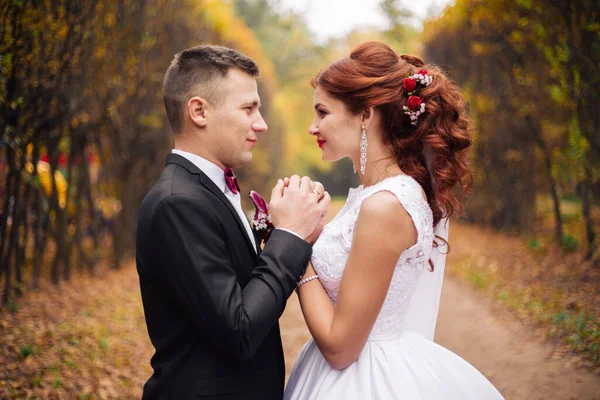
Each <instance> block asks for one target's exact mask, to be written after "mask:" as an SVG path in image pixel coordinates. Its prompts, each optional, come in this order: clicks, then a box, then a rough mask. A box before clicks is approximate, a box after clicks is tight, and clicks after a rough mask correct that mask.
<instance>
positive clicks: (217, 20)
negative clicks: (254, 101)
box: [196, 0, 277, 90]
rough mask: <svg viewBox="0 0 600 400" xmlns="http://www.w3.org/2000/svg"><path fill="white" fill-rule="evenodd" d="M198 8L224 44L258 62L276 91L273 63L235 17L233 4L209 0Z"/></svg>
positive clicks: (269, 84)
mask: <svg viewBox="0 0 600 400" xmlns="http://www.w3.org/2000/svg"><path fill="white" fill-rule="evenodd" d="M196 8H197V10H198V11H200V12H201V13H202V15H204V18H205V21H206V23H208V25H209V26H210V27H211V28H212V29H213V30H214V31H215V32H217V33H218V34H219V36H220V38H221V40H222V41H223V42H225V43H227V42H229V43H232V44H233V45H234V47H235V48H236V49H237V50H239V51H241V52H242V53H245V54H246V55H248V56H250V57H251V58H253V59H254V61H256V63H257V64H258V66H259V68H260V72H261V76H262V80H265V81H266V82H265V83H266V84H267V85H268V86H269V88H270V89H271V90H273V89H275V87H276V82H277V78H276V75H275V68H274V66H273V63H272V62H271V60H269V58H268V57H267V56H266V55H265V54H264V52H263V50H262V47H261V44H260V42H259V41H258V40H257V39H256V37H255V36H254V32H252V30H251V29H250V28H248V27H247V26H246V24H244V22H243V21H242V20H240V19H239V18H237V17H236V16H235V13H234V9H233V4H232V3H225V2H223V1H221V0H207V1H203V2H196Z"/></svg>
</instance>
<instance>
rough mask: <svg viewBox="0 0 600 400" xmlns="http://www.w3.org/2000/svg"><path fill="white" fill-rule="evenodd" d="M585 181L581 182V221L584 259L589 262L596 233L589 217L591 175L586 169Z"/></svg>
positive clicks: (590, 216) (587, 168)
mask: <svg viewBox="0 0 600 400" xmlns="http://www.w3.org/2000/svg"><path fill="white" fill-rule="evenodd" d="M585 175H586V176H585V179H584V181H583V182H581V212H582V214H583V220H584V221H585V237H586V240H587V243H586V247H587V250H586V253H585V259H586V260H591V259H592V257H593V255H594V241H595V239H596V233H595V231H594V221H593V220H592V215H591V199H590V197H591V188H592V174H591V170H590V168H589V166H588V167H586V169H585Z"/></svg>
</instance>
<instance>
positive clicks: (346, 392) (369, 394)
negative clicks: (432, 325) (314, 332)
mask: <svg viewBox="0 0 600 400" xmlns="http://www.w3.org/2000/svg"><path fill="white" fill-rule="evenodd" d="M502 398H503V397H502V395H501V394H500V393H499V392H498V390H496V388H495V387H494V386H493V385H492V384H491V383H490V382H489V381H488V380H487V379H486V378H485V377H484V376H483V375H482V374H481V373H480V372H479V371H477V370H476V369H475V368H474V367H473V366H471V365H470V364H469V363H468V362H466V361H465V360H463V359H462V358H460V357H459V356H457V355H456V354H454V353H452V352H451V351H449V350H447V349H445V348H443V347H441V346H439V345H437V344H436V343H434V342H432V341H430V340H428V339H426V338H424V337H423V336H421V335H419V334H418V333H415V332H412V331H408V330H405V331H403V332H402V333H400V334H398V335H396V337H394V338H386V339H382V340H369V341H367V343H366V345H365V347H364V349H363V350H362V352H361V354H360V356H359V358H358V360H357V361H356V362H355V363H353V364H352V365H350V366H349V367H348V368H346V369H344V370H337V369H334V368H332V367H331V366H330V365H329V364H328V363H327V361H326V360H325V358H324V357H323V355H322V354H321V352H320V351H319V349H318V347H317V345H316V344H315V342H314V340H313V339H310V340H309V341H308V342H307V343H306V344H305V345H304V347H303V348H302V351H301V353H300V355H299V356H298V360H297V361H296V364H295V365H294V368H293V370H292V374H291V376H290V379H289V381H288V384H287V387H286V389H285V394H284V399H285V400H312V399H328V400H329V399H340V400H342V399H343V400H352V399H356V400H359V399H360V400H369V399H372V400H392V399H406V400H441V399H453V400H454V399H457V400H459V399H460V400H470V399H472V400H492V399H493V400H495V399H502Z"/></svg>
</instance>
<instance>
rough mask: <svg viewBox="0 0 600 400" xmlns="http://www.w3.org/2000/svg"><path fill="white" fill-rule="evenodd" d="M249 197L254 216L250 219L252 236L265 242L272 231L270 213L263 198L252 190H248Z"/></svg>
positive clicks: (258, 240)
mask: <svg viewBox="0 0 600 400" xmlns="http://www.w3.org/2000/svg"><path fill="white" fill-rule="evenodd" d="M249 197H250V199H251V200H252V202H253V203H254V208H255V212H254V218H253V219H252V221H250V226H251V227H252V231H253V232H254V237H255V238H256V240H257V242H258V243H259V246H260V242H261V241H264V242H265V243H267V240H269V236H271V232H272V231H273V228H274V227H273V222H272V221H271V215H270V214H269V205H268V204H267V202H266V201H265V199H264V198H263V197H262V196H261V195H260V194H258V193H256V192H255V191H254V190H251V191H250V195H249Z"/></svg>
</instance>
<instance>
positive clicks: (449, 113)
mask: <svg viewBox="0 0 600 400" xmlns="http://www.w3.org/2000/svg"><path fill="white" fill-rule="evenodd" d="M420 69H426V70H427V71H428V73H429V76H431V77H433V82H432V83H431V85H429V86H427V87H423V88H422V89H421V90H420V93H419V96H420V97H421V98H422V99H423V101H424V102H426V104H427V105H426V112H425V114H423V115H421V116H420V117H419V120H418V124H417V125H416V126H414V125H411V123H410V117H409V116H408V115H405V114H404V111H403V109H402V106H404V105H406V101H407V95H406V92H405V91H404V90H403V88H402V81H403V79H404V78H406V77H407V76H410V75H413V74H416V73H417V72H418V71H419V70H420ZM311 83H312V85H313V87H317V86H321V87H322V88H323V89H325V90H326V91H327V92H328V93H329V94H331V95H332V96H334V97H336V98H338V99H340V100H342V101H343V102H344V103H345V104H346V107H347V108H348V110H349V111H350V112H352V113H356V114H357V113H360V112H361V111H363V110H366V109H369V108H370V107H374V108H375V109H376V110H379V111H380V112H381V115H382V121H383V128H384V132H385V135H386V136H385V138H384V140H385V142H386V143H387V144H388V145H389V146H390V147H391V148H392V149H393V154H394V157H395V159H396V162H397V163H398V165H399V166H400V168H401V169H402V171H403V172H404V173H406V174H408V175H410V176H412V177H413V178H414V179H415V180H416V181H417V182H419V184H420V185H421V186H422V187H423V189H424V190H425V193H426V195H427V201H428V202H429V205H430V206H431V210H432V212H433V221H434V226H435V225H437V223H438V222H439V221H440V220H441V219H442V218H444V217H449V216H451V215H452V214H453V213H455V212H462V211H463V207H462V200H463V197H464V195H465V194H466V193H467V191H468V189H469V187H470V185H471V183H472V175H471V171H470V168H469V165H468V163H467V149H468V148H469V146H470V145H471V138H470V136H469V125H470V124H469V119H468V117H467V113H466V109H465V102H464V100H463V97H462V94H461V91H460V89H459V88H458V86H456V85H455V84H454V83H453V82H452V81H450V79H448V78H447V77H446V75H444V73H443V72H442V71H441V70H440V69H439V68H438V67H436V66H434V65H425V64H424V63H423V62H422V61H421V60H420V59H419V58H417V57H414V56H410V55H402V56H398V55H397V54H396V52H394V50H392V49H391V48H390V47H389V46H388V45H386V44H385V43H381V42H376V41H370V42H365V43H362V44H360V45H358V46H357V47H356V48H355V49H354V50H352V52H351V53H350V56H349V57H344V58H342V59H341V60H338V61H336V62H334V63H333V64H330V65H329V66H327V67H326V68H325V69H323V70H322V71H320V72H319V74H318V75H317V76H316V77H315V78H313V80H312V82H311ZM426 144H427V145H429V147H430V149H431V153H432V156H433V162H432V164H431V171H429V172H428V170H427V167H426V165H425V158H424V156H423V148H424V146H425V145H426ZM430 173H431V176H430ZM431 177H433V180H434V181H435V185H432V179H431ZM455 188H458V190H454V189H455Z"/></svg>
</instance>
